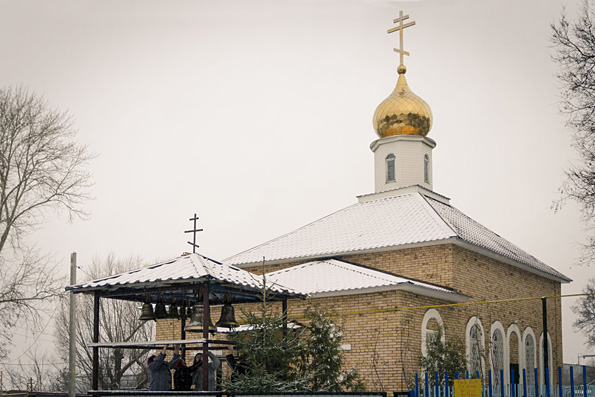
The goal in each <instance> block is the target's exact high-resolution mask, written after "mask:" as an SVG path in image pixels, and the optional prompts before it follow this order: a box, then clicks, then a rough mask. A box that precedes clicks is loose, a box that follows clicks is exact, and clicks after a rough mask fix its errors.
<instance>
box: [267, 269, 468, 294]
mask: <svg viewBox="0 0 595 397" xmlns="http://www.w3.org/2000/svg"><path fill="white" fill-rule="evenodd" d="M266 279H267V284H269V283H273V285H274V284H276V283H279V284H282V285H287V286H290V287H291V288H293V289H295V290H298V291H301V292H303V293H306V294H308V295H310V296H311V297H322V296H332V295H346V294H357V293H368V292H378V291H386V290H397V289H398V290H404V291H409V292H413V293H416V294H418V295H424V296H431V297H435V298H438V299H442V300H447V301H453V302H463V301H466V300H468V297H467V296H465V295H462V294H459V293H457V292H456V291H453V290H451V289H448V288H444V287H440V286H437V285H433V284H428V283H423V282H420V281H416V280H412V279H408V278H405V277H400V276H397V275H394V274H390V273H386V272H382V271H378V270H374V269H370V268H368V267H365V266H361V265H355V264H352V263H348V262H344V261H340V260H337V259H329V260H320V261H312V262H308V263H304V264H302V265H297V266H293V267H290V268H287V269H282V270H278V271H276V272H271V273H268V274H266Z"/></svg>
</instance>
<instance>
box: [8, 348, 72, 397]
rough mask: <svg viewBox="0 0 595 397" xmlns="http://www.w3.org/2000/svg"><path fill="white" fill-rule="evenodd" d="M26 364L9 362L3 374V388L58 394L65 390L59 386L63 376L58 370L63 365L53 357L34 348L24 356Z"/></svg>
mask: <svg viewBox="0 0 595 397" xmlns="http://www.w3.org/2000/svg"><path fill="white" fill-rule="evenodd" d="M25 359H26V361H28V362H26V363H23V362H22V360H20V359H19V360H18V361H17V362H11V363H10V365H8V366H5V367H4V369H3V372H4V374H5V376H4V382H5V387H6V388H7V389H8V388H12V389H15V390H29V391H37V392H39V391H44V392H58V391H63V390H65V389H64V388H63V387H62V386H61V385H62V384H63V381H61V377H62V375H63V373H62V371H61V370H60V368H63V367H64V363H62V362H59V361H60V359H58V358H56V357H55V355H51V354H49V353H47V352H45V353H42V352H39V351H38V350H37V348H36V347H34V348H33V349H32V350H30V351H29V352H27V354H26V356H25Z"/></svg>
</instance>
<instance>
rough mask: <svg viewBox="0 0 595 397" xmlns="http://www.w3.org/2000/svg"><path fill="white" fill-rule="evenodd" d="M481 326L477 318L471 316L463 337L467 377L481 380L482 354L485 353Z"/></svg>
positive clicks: (482, 370) (482, 371) (482, 369)
mask: <svg viewBox="0 0 595 397" xmlns="http://www.w3.org/2000/svg"><path fill="white" fill-rule="evenodd" d="M483 335H484V333H483V326H482V325H481V321H480V320H479V318H477V317H475V316H473V317H471V319H469V321H468V322H467V330H466V336H465V342H466V351H467V363H468V366H469V376H470V377H471V378H477V374H478V373H479V378H483V374H484V360H483V353H484V351H485V342H484V336H483Z"/></svg>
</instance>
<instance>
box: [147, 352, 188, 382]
mask: <svg viewBox="0 0 595 397" xmlns="http://www.w3.org/2000/svg"><path fill="white" fill-rule="evenodd" d="M168 346H169V345H165V346H163V350H161V353H159V355H158V356H155V355H154V354H153V355H152V356H151V357H149V359H148V360H147V364H148V368H149V374H150V375H151V383H150V384H149V391H155V390H156V391H169V390H171V372H170V370H171V369H172V368H174V367H175V366H176V364H177V363H178V360H179V359H180V347H179V346H178V345H175V346H174V356H173V358H172V359H171V360H170V361H165V356H166V353H167V347H168Z"/></svg>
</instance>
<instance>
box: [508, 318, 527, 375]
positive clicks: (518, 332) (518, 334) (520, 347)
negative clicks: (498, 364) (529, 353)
mask: <svg viewBox="0 0 595 397" xmlns="http://www.w3.org/2000/svg"><path fill="white" fill-rule="evenodd" d="M512 334H516V337H517V346H518V350H519V351H518V353H517V354H518V357H519V370H520V369H522V364H521V362H522V360H523V356H524V349H523V340H522V338H521V330H520V329H519V327H518V325H516V324H510V326H509V327H508V330H507V332H506V344H507V345H508V352H507V356H506V357H507V360H505V361H506V362H505V367H504V369H505V370H504V379H505V380H506V384H507V385H509V384H510V382H511V379H510V353H511V352H510V345H511V343H510V337H511V336H512Z"/></svg>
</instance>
